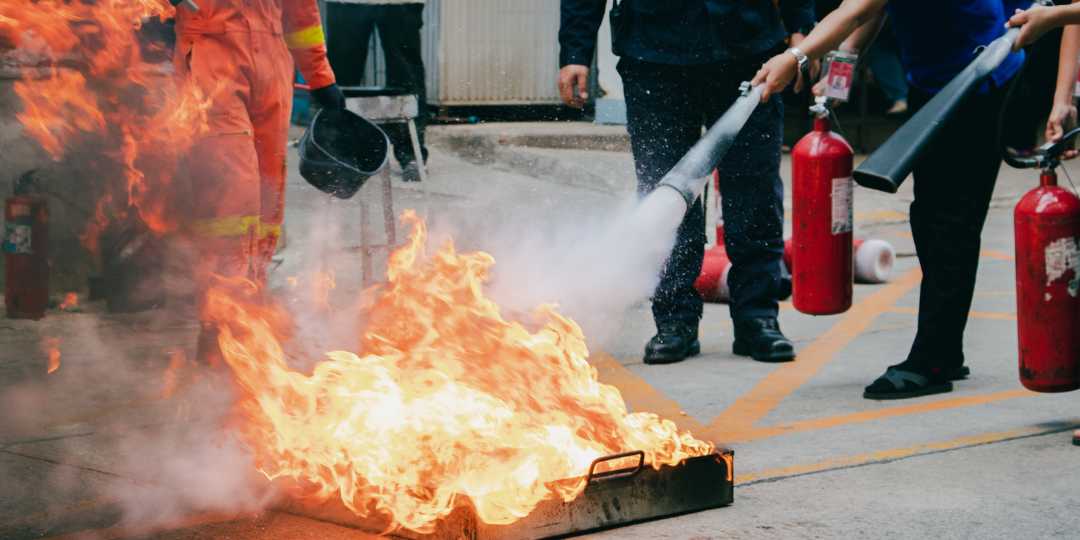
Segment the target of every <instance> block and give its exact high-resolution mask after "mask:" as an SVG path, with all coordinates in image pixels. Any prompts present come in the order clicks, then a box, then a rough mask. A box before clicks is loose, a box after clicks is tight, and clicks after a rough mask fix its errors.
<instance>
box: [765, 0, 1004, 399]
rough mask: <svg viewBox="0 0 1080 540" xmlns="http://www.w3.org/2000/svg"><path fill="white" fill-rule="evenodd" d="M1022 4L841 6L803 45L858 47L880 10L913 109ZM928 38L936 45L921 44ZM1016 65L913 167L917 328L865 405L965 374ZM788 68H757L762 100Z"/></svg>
mask: <svg viewBox="0 0 1080 540" xmlns="http://www.w3.org/2000/svg"><path fill="white" fill-rule="evenodd" d="M1020 4H1021V2H1016V1H1008V0H969V1H965V2H945V3H942V2H934V1H931V0H903V1H894V2H889V1H888V0H846V1H845V2H844V3H843V4H842V5H841V6H840V7H839V8H837V9H836V11H834V12H833V13H831V14H830V15H829V16H828V17H826V18H825V19H824V20H822V21H821V23H819V24H818V26H817V27H816V28H815V29H814V31H813V32H811V33H810V35H809V36H807V38H806V40H804V41H803V43H802V48H803V51H804V52H805V53H806V55H807V56H810V57H812V58H819V57H821V56H823V55H824V54H826V53H827V52H829V50H831V49H832V48H833V47H836V46H837V45H838V44H839V43H840V41H841V40H843V39H844V38H845V37H847V36H848V35H849V34H852V32H854V35H852V37H851V38H850V39H848V40H847V41H846V42H845V43H844V44H843V46H842V48H843V49H845V50H850V51H853V52H858V51H859V50H864V49H865V47H866V45H867V42H868V41H869V38H870V37H872V35H873V34H874V33H876V30H877V28H878V27H880V24H881V21H882V17H883V15H884V14H886V13H887V14H888V16H890V17H891V18H892V22H893V28H894V30H895V35H896V38H897V44H898V46H899V51H900V57H901V61H902V62H903V63H904V67H905V70H906V71H907V73H908V80H909V83H911V91H910V94H909V96H910V97H909V99H910V103H911V105H912V107H913V108H914V109H916V110H917V109H918V108H919V107H921V106H923V105H924V104H925V103H926V102H927V101H929V100H930V99H931V98H932V97H933V96H934V95H935V94H936V93H937V92H938V91H939V90H940V89H941V88H942V87H944V86H945V85H946V84H948V82H949V81H950V80H952V78H953V77H955V76H956V74H958V73H959V72H960V71H962V70H963V69H964V68H965V67H966V66H967V65H968V64H969V63H970V62H971V60H973V59H974V57H975V54H977V50H978V47H980V46H983V45H986V44H988V43H990V42H991V41H993V40H994V39H996V38H998V37H999V36H1001V35H1002V34H1003V33H1004V32H1005V28H1004V25H1005V21H1006V19H1007V18H1008V15H1009V14H1011V13H1012V12H1013V8H1015V7H1018V6H1019V5H1020ZM860 27H861V28H860ZM856 30H857V31H856ZM928 35H931V36H935V38H934V39H932V40H927V39H926V36H928ZM1023 62H1024V56H1023V53H1022V52H1017V53H1013V54H1011V55H1010V56H1008V57H1007V58H1006V59H1005V61H1004V62H1002V64H1001V66H1000V67H998V68H997V69H996V70H995V71H994V72H993V73H992V74H991V75H990V76H989V77H988V78H987V80H986V81H985V82H984V83H983V84H982V86H981V87H980V88H978V89H977V90H976V91H975V92H973V93H972V95H970V96H969V97H968V98H967V99H966V100H965V101H964V102H963V103H962V104H961V105H960V108H959V110H957V111H956V112H955V114H954V115H953V116H951V117H950V118H949V120H948V122H947V123H946V124H945V126H944V127H943V128H942V130H941V132H940V133H939V134H938V135H937V136H936V138H935V139H934V142H933V143H932V144H930V145H928V146H927V148H926V149H925V150H924V151H923V153H922V154H921V155H920V156H919V158H918V161H917V162H916V165H915V169H914V171H913V172H914V177H915V186H914V188H915V200H914V202H912V204H911V232H912V236H913V237H914V239H915V250H916V253H917V255H918V257H919V264H920V265H921V267H922V272H923V278H922V288H921V289H920V292H919V321H918V330H917V333H916V336H915V341H914V343H913V344H912V346H911V351H910V352H909V353H908V355H907V359H905V360H904V361H903V362H900V363H899V364H896V365H894V366H891V367H889V368H888V369H887V370H886V371H885V373H884V374H883V375H882V376H881V377H879V378H878V379H877V380H875V381H874V382H873V384H871V385H870V386H867V387H866V390H865V392H864V394H863V395H864V397H866V398H867V399H899V398H908V397H914V396H922V395H928V394H936V393H941V392H949V391H951V390H952V388H953V384H952V381H954V380H958V379H963V378H965V377H967V375H968V373H969V369H968V368H967V367H966V366H964V351H963V337H964V328H965V326H966V325H967V318H968V312H969V311H970V309H971V299H972V295H973V294H974V290H975V274H976V271H977V270H978V264H979V250H980V241H981V239H980V236H981V233H982V228H983V224H984V222H985V221H986V214H987V211H988V209H989V205H990V197H991V195H992V194H993V191H994V184H995V182H996V181H997V175H998V169H999V168H1000V165H1001V129H1000V122H999V118H1000V116H1001V111H1002V109H1003V108H1004V102H1005V96H1006V94H1007V93H1008V90H1009V88H1008V87H1009V85H1010V84H1011V83H1012V81H1013V79H1015V78H1016V75H1017V73H1018V72H1019V71H1020V69H1021V67H1022V65H1023ZM795 71H796V67H795V62H794V61H793V59H792V58H791V57H790V55H778V56H776V57H774V58H772V59H770V60H769V61H768V62H766V63H765V65H764V66H762V68H761V71H759V72H758V75H757V76H756V77H755V79H754V81H755V82H756V83H761V84H765V85H766V91H765V92H764V94H763V96H764V97H767V96H768V95H769V94H770V93H772V92H777V91H779V90H782V89H783V88H784V87H785V86H787V84H788V82H789V81H791V80H792V79H793V78H794V77H795Z"/></svg>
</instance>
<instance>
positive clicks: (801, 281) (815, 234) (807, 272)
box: [791, 98, 854, 315]
mask: <svg viewBox="0 0 1080 540" xmlns="http://www.w3.org/2000/svg"><path fill="white" fill-rule="evenodd" d="M810 111H811V112H812V113H813V114H814V115H815V118H814V129H813V131H811V132H810V133H808V134H807V135H806V136H805V137H803V138H802V140H800V141H799V142H798V144H796V145H795V148H794V149H793V150H792V151H791V168H792V187H791V199H792V254H791V257H792V263H793V264H792V266H793V267H794V268H793V271H792V286H793V287H794V295H793V300H792V303H793V304H794V305H795V309H797V310H799V311H801V312H803V313H807V314H810V315H831V314H834V313H843V312H844V311H847V309H848V308H850V307H851V295H852V272H853V267H852V236H851V229H852V194H853V186H852V180H851V170H852V164H853V160H854V152H852V150H851V145H849V144H848V143H847V141H845V140H844V138H843V137H841V136H840V135H839V134H837V133H834V132H833V131H832V130H831V128H830V124H829V111H828V109H827V108H826V106H825V102H824V100H823V99H822V98H819V99H818V102H817V104H815V105H814V106H813V107H811V108H810Z"/></svg>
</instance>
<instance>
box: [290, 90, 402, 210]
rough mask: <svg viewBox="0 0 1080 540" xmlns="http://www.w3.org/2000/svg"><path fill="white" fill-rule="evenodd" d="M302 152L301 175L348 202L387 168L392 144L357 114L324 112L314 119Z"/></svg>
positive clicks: (341, 111) (303, 139)
mask: <svg viewBox="0 0 1080 540" xmlns="http://www.w3.org/2000/svg"><path fill="white" fill-rule="evenodd" d="M299 150H300V175H301V176H303V177H304V179H305V180H307V181H308V183H309V184H311V185H313V186H315V187H316V188H318V189H319V190H320V191H323V192H325V193H329V194H330V195H333V196H334V197H338V198H341V199H348V198H350V197H352V196H353V195H355V194H356V192H357V191H359V190H360V187H361V186H363V185H364V182H366V181H367V179H368V178H370V177H371V176H373V175H375V174H377V173H378V172H379V171H381V170H382V168H383V167H385V166H386V162H387V159H388V158H389V155H390V152H389V150H390V141H389V139H387V137H386V134H385V133H383V131H382V130H381V129H379V127H378V126H376V125H375V124H372V123H371V122H369V121H367V120H365V119H364V118H363V117H361V116H360V115H358V114H356V113H354V112H351V111H347V110H344V109H323V110H320V111H319V112H317V113H315V117H314V118H312V119H311V125H310V126H308V130H307V132H306V133H304V137H303V138H301V139H300V148H299Z"/></svg>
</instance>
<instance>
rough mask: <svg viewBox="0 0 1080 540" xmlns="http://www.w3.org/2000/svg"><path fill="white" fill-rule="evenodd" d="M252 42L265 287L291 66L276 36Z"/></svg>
mask: <svg viewBox="0 0 1080 540" xmlns="http://www.w3.org/2000/svg"><path fill="white" fill-rule="evenodd" d="M252 39H258V40H259V41H261V43H259V45H258V47H259V49H260V51H261V52H262V54H260V55H258V56H257V57H256V58H255V62H256V69H255V71H254V73H255V75H256V77H257V86H256V91H255V92H253V95H252V100H251V104H250V105H249V110H250V111H251V123H252V127H253V129H254V133H255V151H256V155H257V157H258V160H259V193H260V197H259V210H260V212H259V214H260V219H259V234H258V253H257V260H256V263H257V266H256V268H255V279H256V282H258V283H259V284H261V285H265V284H266V278H267V271H268V269H269V265H270V260H271V258H272V257H273V256H274V250H275V249H276V248H277V243H278V238H280V237H281V227H282V223H283V222H284V219H285V176H286V172H285V170H286V163H285V148H286V145H287V143H288V130H289V110H290V108H291V106H292V101H291V99H290V98H291V92H290V85H289V80H290V70H291V69H292V65H293V64H292V57H291V56H290V55H289V51H288V49H286V48H285V46H284V45H283V44H281V40H279V39H276V36H271V35H263V36H260V35H254V34H253V35H252Z"/></svg>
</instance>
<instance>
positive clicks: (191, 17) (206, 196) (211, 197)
mask: <svg viewBox="0 0 1080 540" xmlns="http://www.w3.org/2000/svg"><path fill="white" fill-rule="evenodd" d="M176 38H177V39H176V52H175V56H174V60H173V61H174V64H175V68H176V74H177V76H178V77H181V78H182V79H186V80H187V82H190V83H194V84H195V85H196V86H197V87H198V88H199V89H201V90H202V92H203V93H204V95H206V96H209V97H211V98H212V100H213V101H212V105H211V108H210V110H209V115H208V126H207V127H208V129H207V131H206V132H205V134H204V135H203V136H202V137H200V139H199V140H198V141H196V143H195V144H194V145H193V147H192V148H191V151H190V154H189V156H188V160H187V162H186V164H185V166H184V167H183V168H182V174H183V175H186V179H185V180H186V181H187V183H188V185H189V188H190V192H191V196H192V204H191V207H192V209H191V221H190V223H189V227H188V232H189V233H190V236H191V237H192V238H193V241H194V244H195V248H196V250H197V253H198V267H197V268H196V276H197V277H196V279H197V281H198V283H199V284H200V287H199V289H200V290H199V294H200V296H201V295H202V293H203V291H204V290H205V285H206V284H207V280H208V279H210V276H211V275H212V274H219V275H223V276H227V277H236V276H243V277H248V278H251V279H253V280H255V281H256V282H257V283H262V282H264V281H265V279H266V270H267V265H268V264H269V262H270V258H271V256H272V255H273V253H274V249H275V247H276V246H277V240H278V237H279V236H280V235H281V225H282V221H283V219H284V209H285V147H286V138H287V136H288V125H289V113H290V106H291V103H292V81H293V74H294V69H295V68H294V63H293V62H294V61H295V65H296V66H297V67H299V69H300V71H301V73H302V74H303V75H304V79H305V80H306V81H307V82H308V84H309V85H310V86H311V88H312V89H314V90H313V91H312V97H313V98H314V99H315V100H316V101H317V102H318V103H319V104H321V105H322V106H323V107H329V108H339V107H344V106H345V97H344V96H343V95H342V93H341V90H340V89H339V88H338V87H337V84H335V80H334V72H333V71H332V70H331V69H330V64H329V63H328V62H327V59H326V44H325V39H324V36H323V29H322V20H321V17H320V16H319V7H318V4H317V3H316V0H199V2H198V9H190V8H188V7H185V5H181V6H180V7H178V8H177V10H176ZM290 53H291V55H290ZM218 354H219V352H218V347H217V332H216V330H215V329H214V328H213V327H212V326H211V325H209V324H206V323H204V324H203V325H202V328H201V332H200V335H199V351H198V356H199V359H200V360H202V361H204V362H207V363H211V364H213V363H216V361H217V359H218Z"/></svg>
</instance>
